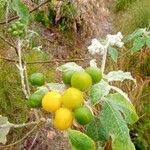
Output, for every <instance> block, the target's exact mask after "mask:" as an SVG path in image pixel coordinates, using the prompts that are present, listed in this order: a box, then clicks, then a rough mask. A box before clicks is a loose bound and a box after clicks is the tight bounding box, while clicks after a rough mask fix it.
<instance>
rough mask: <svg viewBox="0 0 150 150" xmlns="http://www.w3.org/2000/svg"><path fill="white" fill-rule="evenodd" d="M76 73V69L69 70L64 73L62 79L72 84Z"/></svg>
mask: <svg viewBox="0 0 150 150" xmlns="http://www.w3.org/2000/svg"><path fill="white" fill-rule="evenodd" d="M73 74H74V71H67V72H64V73H63V76H62V80H63V82H64V83H65V84H71V77H72V75H73Z"/></svg>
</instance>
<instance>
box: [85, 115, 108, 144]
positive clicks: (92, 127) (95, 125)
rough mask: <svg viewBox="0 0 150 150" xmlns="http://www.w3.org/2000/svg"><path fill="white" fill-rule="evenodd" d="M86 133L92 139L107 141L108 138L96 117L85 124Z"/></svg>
mask: <svg viewBox="0 0 150 150" xmlns="http://www.w3.org/2000/svg"><path fill="white" fill-rule="evenodd" d="M86 134H87V135H88V136H89V137H90V138H92V139H93V140H94V141H107V140H108V139H109V135H108V133H107V132H106V131H105V128H104V127H103V126H102V124H101V121H100V119H99V118H96V117H95V118H94V119H93V121H92V122H91V123H89V124H88V125H87V128H86Z"/></svg>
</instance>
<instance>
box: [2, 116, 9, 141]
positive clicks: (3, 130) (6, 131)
mask: <svg viewBox="0 0 150 150" xmlns="http://www.w3.org/2000/svg"><path fill="white" fill-rule="evenodd" d="M7 123H8V118H7V117H3V116H1V115H0V126H2V125H5V124H7ZM9 130H10V127H7V128H0V143H2V144H6V142H7V138H6V136H7V134H8V132H9Z"/></svg>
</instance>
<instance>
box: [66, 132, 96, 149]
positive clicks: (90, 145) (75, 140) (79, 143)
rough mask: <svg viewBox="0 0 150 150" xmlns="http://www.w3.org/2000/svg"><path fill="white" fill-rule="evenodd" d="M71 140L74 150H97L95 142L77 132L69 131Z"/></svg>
mask: <svg viewBox="0 0 150 150" xmlns="http://www.w3.org/2000/svg"><path fill="white" fill-rule="evenodd" d="M68 135H69V140H70V143H71V146H72V149H73V150H95V146H96V145H95V142H94V141H93V140H92V139H91V138H89V137H88V136H87V135H85V134H83V133H82V132H79V131H77V130H69V132H68Z"/></svg>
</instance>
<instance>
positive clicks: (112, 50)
mask: <svg viewBox="0 0 150 150" xmlns="http://www.w3.org/2000/svg"><path fill="white" fill-rule="evenodd" d="M108 53H109V54H110V56H111V58H112V59H113V61H115V62H117V58H118V51H117V49H116V48H114V47H111V46H110V47H109V48H108Z"/></svg>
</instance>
